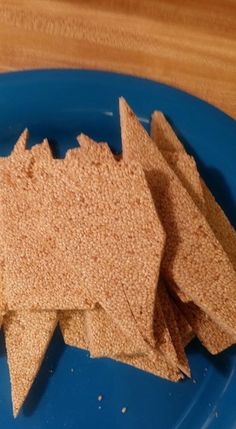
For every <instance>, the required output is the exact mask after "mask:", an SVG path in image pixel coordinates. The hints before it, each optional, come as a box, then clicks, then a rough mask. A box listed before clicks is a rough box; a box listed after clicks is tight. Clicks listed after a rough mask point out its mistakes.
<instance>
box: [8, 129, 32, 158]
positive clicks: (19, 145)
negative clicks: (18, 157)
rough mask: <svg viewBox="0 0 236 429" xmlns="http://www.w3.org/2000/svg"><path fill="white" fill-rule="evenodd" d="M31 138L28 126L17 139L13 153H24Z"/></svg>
mask: <svg viewBox="0 0 236 429" xmlns="http://www.w3.org/2000/svg"><path fill="white" fill-rule="evenodd" d="M28 138H29V131H28V128H25V129H24V131H23V132H22V133H21V134H20V136H19V138H18V139H17V141H16V144H15V146H14V147H13V150H12V153H14V154H16V153H23V152H24V151H25V150H26V144H27V141H28Z"/></svg>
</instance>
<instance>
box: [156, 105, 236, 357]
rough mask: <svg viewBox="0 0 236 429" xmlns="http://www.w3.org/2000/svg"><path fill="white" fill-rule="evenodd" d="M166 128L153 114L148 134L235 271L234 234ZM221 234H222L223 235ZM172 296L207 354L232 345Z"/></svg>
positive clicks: (191, 305) (190, 160)
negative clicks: (205, 220)
mask: <svg viewBox="0 0 236 429" xmlns="http://www.w3.org/2000/svg"><path fill="white" fill-rule="evenodd" d="M165 124H166V125H165ZM167 128H168V129H169V128H170V125H169V124H168V122H167V121H166V119H165V117H164V116H163V114H160V112H156V114H154V115H153V119H152V130H155V133H154V134H155V135H154V138H156V137H157V136H158V140H157V141H156V143H157V145H158V147H159V145H160V146H161V148H162V153H163V155H164V157H165V159H166V160H167V162H168V163H169V164H170V165H171V167H172V168H173V170H174V171H175V173H176V174H177V175H178V177H179V178H180V180H181V182H182V183H183V185H184V186H185V187H186V189H187V190H188V192H189V194H190V195H191V197H192V199H193V201H194V202H195V204H196V205H197V206H198V207H199V209H200V210H201V212H202V213H203V214H204V215H205V217H206V219H207V221H208V223H209V225H210V226H211V228H212V229H213V231H214V233H215V235H216V237H217V238H218V240H219V242H220V243H221V244H223V248H224V249H225V251H226V253H227V254H228V256H229V259H230V260H231V262H232V263H233V265H234V267H235V260H236V259H235V255H236V253H235V248H236V240H235V231H234V229H233V228H232V226H231V225H230V223H229V221H228V219H227V218H226V216H225V214H224V212H223V211H222V209H221V208H220V206H219V205H218V204H217V203H216V201H215V199H214V197H213V196H212V194H211V192H210V191H209V189H208V188H207V186H206V185H205V183H204V182H203V180H202V179H201V178H200V176H199V174H198V171H197V166H196V164H195V162H194V161H193V158H192V157H190V156H189V155H188V154H187V153H186V152H185V151H184V147H183V146H182V144H181V142H180V141H179V140H178V138H177V136H175V137H173V133H172V134H171V133H169V134H168V135H165V130H166V129H167ZM176 141H178V144H176ZM165 143H166V144H167V147H168V149H169V150H168V151H167V150H164V149H163V147H164V144H165ZM172 151H173V152H172ZM224 231H225V232H226V234H224ZM175 292H176V293H177V295H178V297H179V298H178V299H177V302H178V305H179V307H180V308H181V311H182V312H183V314H185V317H186V318H187V320H188V321H189V323H190V324H191V326H192V328H193V329H194V332H195V333H196V334H197V336H198V337H199V339H200V340H201V341H202V343H203V344H204V346H205V347H206V348H207V349H208V351H210V352H211V353H213V354H216V353H219V352H220V351H222V350H224V349H225V348H227V347H229V346H230V345H231V344H233V343H234V342H235V340H234V338H232V337H231V336H230V335H228V334H227V333H225V332H224V331H223V330H222V329H221V328H220V327H219V326H218V325H217V324H216V323H214V322H212V320H211V319H210V318H209V317H208V316H207V315H206V314H205V313H204V312H203V311H202V310H201V309H200V308H199V307H197V306H196V305H195V304H194V303H191V302H190V303H185V304H183V303H182V302H181V300H183V298H185V299H184V301H185V302H186V301H189V299H187V297H183V296H182V295H181V294H180V293H179V291H178V289H177V288H175Z"/></svg>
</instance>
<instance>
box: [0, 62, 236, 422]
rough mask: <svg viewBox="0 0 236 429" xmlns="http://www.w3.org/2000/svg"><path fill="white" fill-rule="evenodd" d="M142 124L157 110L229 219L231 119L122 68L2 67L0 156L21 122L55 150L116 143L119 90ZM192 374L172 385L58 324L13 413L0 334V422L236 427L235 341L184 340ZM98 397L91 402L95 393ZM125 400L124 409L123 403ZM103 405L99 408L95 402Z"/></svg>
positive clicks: (233, 197)
mask: <svg viewBox="0 0 236 429" xmlns="http://www.w3.org/2000/svg"><path fill="white" fill-rule="evenodd" d="M120 95H123V96H124V97H125V98H126V99H127V101H128V102H129V103H130V105H131V107H132V108H133V109H134V111H135V113H136V114H137V115H138V116H139V118H140V120H141V121H142V122H143V124H144V126H146V127H149V119H150V115H151V113H152V111H153V110H155V109H159V110H162V111H163V112H164V113H165V114H166V115H167V117H168V118H169V120H170V121H171V123H172V124H173V126H174V128H175V130H176V131H177V133H178V135H179V136H180V137H181V138H182V140H183V141H184V143H185V145H186V148H187V150H188V151H189V152H190V153H192V154H194V156H195V157H196V159H197V162H198V165H199V169H200V171H201V174H202V176H203V177H204V179H205V180H206V182H207V184H208V186H209V187H210V188H211V190H212V191H213V193H214V195H215V196H216V198H217V200H218V202H219V203H220V204H221V205H222V207H223V208H224V210H225V211H226V213H227V214H228V216H229V217H230V219H231V222H232V223H234V225H236V216H235V213H236V210H235V202H236V123H235V121H234V120H233V119H231V118H230V117H228V116H227V115H225V114H223V113H222V112H220V111H219V110H217V109H215V108H214V107H212V106H210V105H209V104H207V103H204V102H202V101H200V100H199V99H197V98H194V97H192V96H190V95H188V94H186V93H183V92H181V91H178V90H176V89H174V88H170V87H168V86H165V85H162V84H158V83H155V82H152V81H148V80H143V79H138V78H133V77H128V76H124V75H119V74H112V73H104V72H93V71H79V70H73V71H72V70H60V71H59V70H49V71H33V72H18V73H12V74H3V75H0V155H1V156H3V155H7V154H9V153H10V151H11V149H12V147H13V144H14V143H15V141H16V139H17V137H18V135H19V133H20V132H21V131H22V130H23V129H24V127H26V126H27V127H28V128H29V130H30V136H31V142H32V143H36V142H39V141H41V140H42V138H44V137H48V138H49V139H50V142H51V144H52V147H53V150H54V154H55V156H58V157H61V156H63V155H64V154H65V152H66V150H67V149H68V148H69V147H73V146H76V140H75V137H76V135H77V134H79V133H80V132H82V131H83V132H84V133H88V134H89V135H90V136H91V137H93V138H94V139H96V140H103V141H106V140H107V141H108V142H109V143H110V145H111V147H112V149H113V150H114V151H117V152H119V151H120V149H121V145H120V131H119V117H118V97H119V96H120ZM188 356H189V359H190V365H191V368H192V373H193V380H187V381H183V382H181V383H178V384H174V383H171V382H168V381H164V380H161V379H159V378H157V377H154V376H152V375H150V374H146V373H144V372H142V371H139V370H136V369H134V368H130V367H128V366H126V365H123V364H118V363H115V362H113V361H112V360H109V359H99V360H93V359H90V358H89V357H88V353H87V352H85V351H81V350H78V349H74V348H69V347H66V346H65V345H64V344H63V341H62V338H61V334H60V332H59V330H57V331H56V333H55V335H54V338H53V341H52V343H51V345H50V347H49V350H48V353H47V356H46V359H45V361H44V363H43V366H42V368H41V370H40V373H39V375H38V378H37V380H36V382H35V383H34V385H33V388H32V391H31V393H30V395H29V398H28V399H27V401H26V403H25V405H24V407H23V410H22V412H21V414H20V415H19V417H18V418H17V419H16V420H15V421H14V419H13V417H12V408H11V399H10V383H9V374H8V369H7V362H6V355H5V348H4V340H3V337H2V336H1V338H0V427H1V428H3V429H13V428H16V429H45V428H50V429H78V428H80V429H84V428H86V429H90V428H103V429H108V428H109V429H110V428H112V429H118V428H119V429H125V428H129V429H141V428H144V427H145V429H208V428H210V429H233V428H236V348H235V347H233V348H231V349H230V350H227V351H226V352H224V353H222V354H221V355H219V356H216V357H212V356H210V355H209V354H208V353H207V352H206V351H205V350H204V349H203V348H202V347H201V345H200V344H199V343H198V342H197V341H194V342H193V344H191V345H190V346H189V347H188ZM99 394H102V395H103V400H102V401H101V402H99V401H98V399H97V398H98V395H99ZM124 406H125V407H127V412H126V413H125V414H122V413H121V408H122V407H124ZM99 407H101V409H100V408H99Z"/></svg>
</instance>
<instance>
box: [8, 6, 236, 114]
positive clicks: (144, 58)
mask: <svg viewBox="0 0 236 429" xmlns="http://www.w3.org/2000/svg"><path fill="white" fill-rule="evenodd" d="M42 67H83V68H95V69H104V70H115V71H121V72H125V73H129V74H134V75H138V76H145V77H148V78H151V79H155V80H158V81H161V82H165V83H168V84H171V85H174V86H176V87H179V88H182V89H184V90H186V91H188V92H190V93H192V94H194V95H197V96H199V97H201V98H203V99H205V100H207V101H209V102H210V103H212V104H214V105H216V106H218V107H219V108H221V109H222V110H224V111H225V112H227V113H228V114H229V115H231V116H233V117H236V1H235V0H166V1H165V0H162V1H161V0H116V1H115V0H113V1H112V0H83V1H76V0H70V1H62V0H60V1H59V0H57V1H56V0H43V1H42V0H40V1H39V0H24V1H18V0H14V1H12V0H11V1H10V0H0V70H1V71H8V70H15V69H31V68H42Z"/></svg>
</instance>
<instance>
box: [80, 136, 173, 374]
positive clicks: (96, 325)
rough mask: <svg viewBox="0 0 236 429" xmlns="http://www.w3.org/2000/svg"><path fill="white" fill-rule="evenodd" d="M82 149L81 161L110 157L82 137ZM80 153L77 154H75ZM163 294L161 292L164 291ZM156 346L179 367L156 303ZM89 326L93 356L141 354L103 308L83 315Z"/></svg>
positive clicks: (102, 145)
mask: <svg viewBox="0 0 236 429" xmlns="http://www.w3.org/2000/svg"><path fill="white" fill-rule="evenodd" d="M78 141H79V144H80V146H81V148H82V149H81V151H80V160H82V158H83V157H85V160H88V159H91V160H93V162H100V161H101V160H104V156H106V155H107V156H108V159H109V157H111V156H112V155H111V151H110V150H109V147H108V146H107V145H106V144H101V143H99V144H98V143H96V142H94V141H93V140H91V139H89V138H88V137H87V136H85V135H83V134H81V135H80V136H79V138H78ZM78 152H79V151H78ZM163 293H164V292H163ZM154 317H155V340H156V343H155V347H159V348H160V351H161V352H163V355H164V356H165V357H166V359H167V361H168V362H169V363H170V364H171V365H173V366H174V367H175V366H176V367H177V366H178V357H177V354H176V351H175V348H174V346H173V343H172V339H171V336H170V333H169V330H168V328H167V325H166V323H165V318H164V316H163V312H162V309H161V306H160V302H159V300H157V301H156V308H155V315H154ZM86 320H87V327H88V341H89V349H90V352H91V354H92V355H93V356H117V355H119V354H121V353H122V354H127V355H133V354H138V353H139V354H140V353H141V350H139V349H138V348H137V344H136V343H133V342H132V339H131V338H130V339H128V338H125V337H124V335H123V333H122V332H121V331H120V330H119V328H118V327H117V325H116V324H115V323H114V321H112V318H111V317H109V315H108V314H106V313H105V312H104V309H103V308H102V307H100V306H99V307H97V309H96V311H91V312H88V314H87V316H86Z"/></svg>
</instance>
